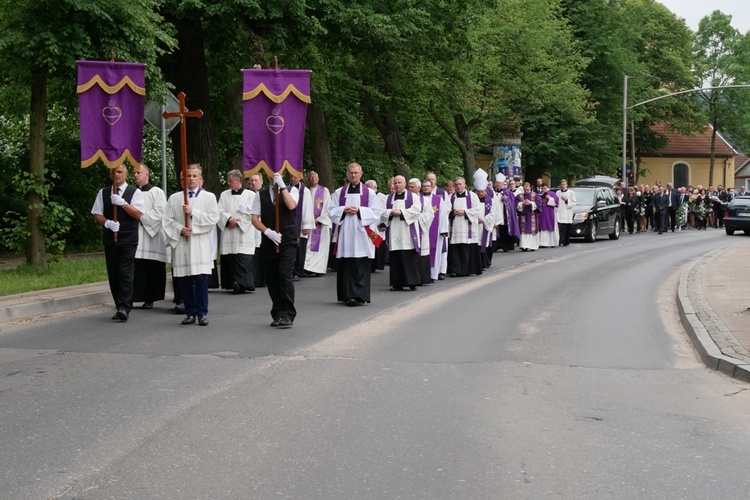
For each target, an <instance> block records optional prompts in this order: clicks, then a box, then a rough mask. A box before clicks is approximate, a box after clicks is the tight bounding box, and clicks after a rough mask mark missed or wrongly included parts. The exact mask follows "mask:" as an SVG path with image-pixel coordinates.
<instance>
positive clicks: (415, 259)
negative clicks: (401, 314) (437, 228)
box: [380, 191, 422, 289]
mask: <svg viewBox="0 0 750 500" xmlns="http://www.w3.org/2000/svg"><path fill="white" fill-rule="evenodd" d="M385 206H386V210H385V211H384V212H383V213H382V215H381V217H380V222H381V224H383V225H385V226H386V227H387V229H386V235H387V238H386V241H387V242H388V252H389V256H390V264H389V267H390V284H391V286H392V287H394V288H395V289H402V288H403V287H405V286H408V287H416V286H417V285H419V284H421V283H422V277H421V272H420V269H421V262H420V261H421V259H420V256H421V246H420V240H421V228H420V227H419V217H420V216H421V214H422V203H421V201H420V197H419V195H415V194H414V193H412V192H411V191H403V192H402V193H391V194H390V195H388V199H387V200H386V204H385ZM391 210H399V211H400V212H401V215H397V216H394V215H392V214H391Z"/></svg>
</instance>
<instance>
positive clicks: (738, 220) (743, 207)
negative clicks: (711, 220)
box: [724, 196, 750, 235]
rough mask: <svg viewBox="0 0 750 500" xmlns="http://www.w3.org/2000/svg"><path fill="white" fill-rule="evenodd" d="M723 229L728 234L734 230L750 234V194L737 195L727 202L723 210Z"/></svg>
mask: <svg viewBox="0 0 750 500" xmlns="http://www.w3.org/2000/svg"><path fill="white" fill-rule="evenodd" d="M724 229H725V230H726V232H727V234H729V235H732V234H734V232H735V231H744V232H745V234H750V196H737V197H735V198H734V199H733V200H732V201H730V202H729V206H728V207H727V209H726V211H725V212H724Z"/></svg>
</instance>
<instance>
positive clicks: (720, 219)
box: [714, 184, 729, 227]
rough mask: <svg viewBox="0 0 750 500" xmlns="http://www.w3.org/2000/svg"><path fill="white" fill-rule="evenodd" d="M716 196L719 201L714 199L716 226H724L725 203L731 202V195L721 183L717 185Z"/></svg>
mask: <svg viewBox="0 0 750 500" xmlns="http://www.w3.org/2000/svg"><path fill="white" fill-rule="evenodd" d="M716 197H717V198H718V199H719V201H714V215H715V217H716V218H715V219H714V220H715V222H714V227H717V226H718V227H724V211H725V210H726V206H725V205H724V203H728V202H729V195H728V194H727V192H726V191H724V186H722V185H721V184H719V185H718V186H716Z"/></svg>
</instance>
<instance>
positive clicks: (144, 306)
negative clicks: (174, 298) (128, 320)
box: [141, 302, 154, 309]
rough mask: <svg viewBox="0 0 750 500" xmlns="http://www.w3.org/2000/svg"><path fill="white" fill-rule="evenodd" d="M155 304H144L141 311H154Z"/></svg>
mask: <svg viewBox="0 0 750 500" xmlns="http://www.w3.org/2000/svg"><path fill="white" fill-rule="evenodd" d="M153 308H154V303H153V302H144V303H143V305H142V306H141V309H153Z"/></svg>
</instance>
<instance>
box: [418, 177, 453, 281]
mask: <svg viewBox="0 0 750 500" xmlns="http://www.w3.org/2000/svg"><path fill="white" fill-rule="evenodd" d="M434 187H435V186H434V184H433V183H432V181H431V180H429V179H425V180H424V181H422V194H423V195H424V200H425V202H424V203H425V205H428V206H429V207H430V210H432V213H433V214H434V217H433V219H432V222H431V223H430V228H429V231H428V235H429V239H428V241H429V243H430V245H429V247H430V278H431V279H432V281H433V282H435V281H437V280H442V279H445V274H444V273H443V271H445V269H446V267H445V265H444V263H445V260H446V257H447V256H448V241H447V239H448V228H449V226H448V213H449V212H450V205H449V204H448V202H447V201H446V200H445V197H444V196H443V195H442V194H438V193H437V192H435V191H433V188H434ZM443 194H445V192H443Z"/></svg>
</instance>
